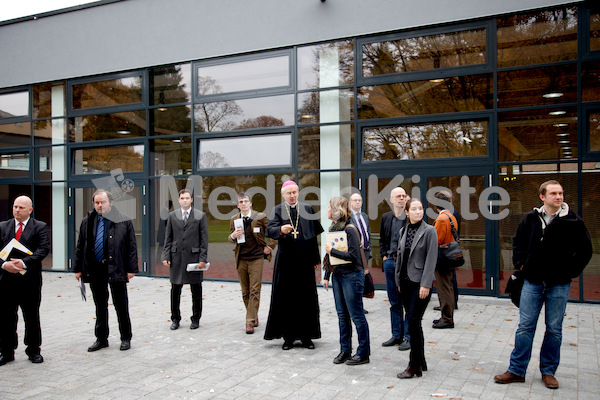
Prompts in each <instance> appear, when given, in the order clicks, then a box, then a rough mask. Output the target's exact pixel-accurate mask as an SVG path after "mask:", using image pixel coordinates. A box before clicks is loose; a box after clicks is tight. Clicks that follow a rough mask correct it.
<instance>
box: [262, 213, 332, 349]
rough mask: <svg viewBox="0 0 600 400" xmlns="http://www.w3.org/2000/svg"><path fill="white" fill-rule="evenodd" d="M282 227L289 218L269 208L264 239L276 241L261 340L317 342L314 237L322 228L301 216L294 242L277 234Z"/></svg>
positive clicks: (288, 222)
mask: <svg viewBox="0 0 600 400" xmlns="http://www.w3.org/2000/svg"><path fill="white" fill-rule="evenodd" d="M298 207H302V208H303V209H304V211H305V212H306V213H308V214H314V213H315V212H314V210H313V209H312V207H310V206H308V205H306V204H302V203H299V206H298ZM294 221H295V219H294ZM285 224H290V218H289V216H288V215H287V212H286V211H285V209H283V207H282V205H281V204H280V205H277V206H276V207H275V208H274V209H273V213H272V216H271V217H270V219H269V224H268V225H267V236H268V237H270V238H273V239H278V240H279V242H278V247H277V255H276V256H275V266H274V270H273V285H272V292H271V306H270V309H269V319H268V320H267V327H266V329H265V336H264V338H265V339H267V340H271V339H275V338H282V337H283V338H285V339H294V340H295V339H318V338H320V337H321V325H320V322H319V298H318V296H317V286H316V282H315V270H314V266H315V265H317V264H319V263H320V262H321V261H320V259H321V255H320V253H319V245H318V243H317V235H319V234H321V232H323V227H322V226H321V223H320V222H319V221H318V220H308V219H305V218H302V214H301V217H300V221H299V224H298V225H299V230H300V235H299V236H298V238H297V239H294V238H293V236H292V234H291V233H290V234H287V235H281V233H280V228H281V226H282V225H285ZM292 225H294V224H292Z"/></svg>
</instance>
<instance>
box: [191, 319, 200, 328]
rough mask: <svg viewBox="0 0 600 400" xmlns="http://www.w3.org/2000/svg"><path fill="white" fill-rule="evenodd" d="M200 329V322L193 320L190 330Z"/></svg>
mask: <svg viewBox="0 0 600 400" xmlns="http://www.w3.org/2000/svg"><path fill="white" fill-rule="evenodd" d="M199 327H200V321H199V320H198V321H195V320H192V323H191V324H190V329H198V328H199Z"/></svg>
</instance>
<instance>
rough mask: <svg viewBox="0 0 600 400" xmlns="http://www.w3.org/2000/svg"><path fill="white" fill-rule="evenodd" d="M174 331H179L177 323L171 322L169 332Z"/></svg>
mask: <svg viewBox="0 0 600 400" xmlns="http://www.w3.org/2000/svg"><path fill="white" fill-rule="evenodd" d="M175 329H179V321H173V323H172V324H171V330H172V331H174V330H175Z"/></svg>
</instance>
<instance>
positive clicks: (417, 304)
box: [400, 279, 431, 369]
mask: <svg viewBox="0 0 600 400" xmlns="http://www.w3.org/2000/svg"><path fill="white" fill-rule="evenodd" d="M419 290H420V285H419V284H418V283H415V282H412V281H409V280H406V279H402V281H401V282H400V295H401V296H402V303H403V304H404V308H405V310H406V318H407V319H408V332H409V333H410V357H409V362H408V366H409V367H412V368H416V369H421V367H422V366H423V360H425V338H424V337H423V326H422V324H421V323H422V321H423V315H424V314H425V310H426V309H427V305H428V304H429V300H430V299H431V290H430V291H429V295H428V296H427V297H426V298H424V299H421V298H419Z"/></svg>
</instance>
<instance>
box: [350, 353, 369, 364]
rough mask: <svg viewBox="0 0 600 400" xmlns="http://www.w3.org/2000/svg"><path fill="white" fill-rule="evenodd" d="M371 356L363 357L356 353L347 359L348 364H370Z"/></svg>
mask: <svg viewBox="0 0 600 400" xmlns="http://www.w3.org/2000/svg"><path fill="white" fill-rule="evenodd" d="M368 363H369V357H361V356H359V355H354V356H352V358H349V359H347V360H346V365H361V364H368Z"/></svg>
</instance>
